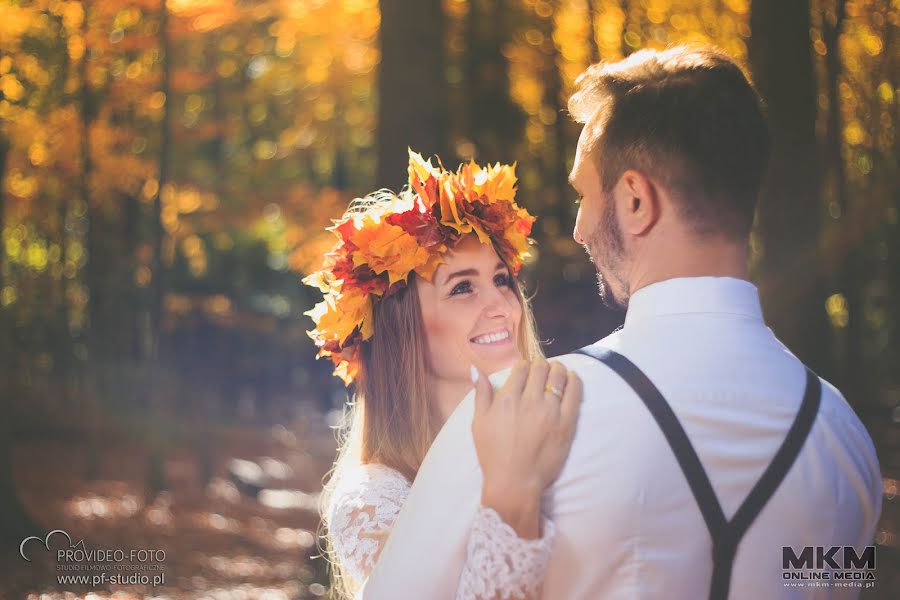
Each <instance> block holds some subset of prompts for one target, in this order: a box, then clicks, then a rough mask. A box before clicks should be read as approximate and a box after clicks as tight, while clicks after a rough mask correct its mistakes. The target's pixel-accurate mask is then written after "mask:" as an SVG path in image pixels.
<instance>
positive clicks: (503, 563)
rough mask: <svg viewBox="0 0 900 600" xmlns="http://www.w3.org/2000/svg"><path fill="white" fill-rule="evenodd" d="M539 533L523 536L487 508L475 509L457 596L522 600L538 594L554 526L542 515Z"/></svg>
mask: <svg viewBox="0 0 900 600" xmlns="http://www.w3.org/2000/svg"><path fill="white" fill-rule="evenodd" d="M542 530H543V535H542V536H541V537H540V538H538V539H523V538H520V537H519V536H518V534H517V533H516V532H515V530H514V529H513V528H512V527H510V526H509V525H508V524H507V523H506V522H504V521H503V519H501V518H500V515H498V514H497V512H496V511H495V510H493V509H491V508H486V507H484V506H480V507H479V508H478V510H477V512H476V513H475V519H474V521H473V522H472V528H471V530H470V532H469V541H468V545H467V547H466V562H465V565H464V566H463V572H462V576H461V578H460V582H459V590H458V592H457V600H494V599H497V600H501V599H502V600H513V599H514V600H524V599H530V598H536V597H538V594H539V593H540V588H541V583H542V582H543V579H544V572H545V570H546V568H547V563H548V561H549V560H550V550H551V548H552V544H553V537H554V536H555V534H556V528H555V526H554V525H553V522H552V521H550V520H549V519H546V518H543V519H542Z"/></svg>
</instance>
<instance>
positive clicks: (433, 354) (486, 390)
mask: <svg viewBox="0 0 900 600" xmlns="http://www.w3.org/2000/svg"><path fill="white" fill-rule="evenodd" d="M409 176H410V182H409V188H408V189H407V190H405V191H404V192H402V193H401V194H400V195H396V196H395V195H393V194H390V193H386V192H381V193H378V194H375V195H372V196H370V197H368V198H366V199H364V200H362V201H358V202H355V203H354V204H353V205H351V208H350V209H349V210H348V211H347V213H345V214H344V216H343V217H342V218H341V219H340V220H339V221H337V222H336V225H335V226H334V227H333V228H332V229H333V231H334V232H335V234H336V235H337V237H338V238H339V240H338V242H337V244H336V246H335V248H334V251H333V252H332V253H331V254H329V255H328V256H327V257H326V261H325V264H324V266H323V269H322V270H321V271H319V272H318V273H315V274H314V275H311V276H310V277H308V278H306V279H305V280H304V281H305V282H306V283H308V284H310V285H314V286H316V287H318V288H319V289H320V290H322V292H323V293H324V294H325V299H324V301H323V302H322V303H320V304H319V305H317V306H316V308H315V309H313V310H312V311H310V313H309V314H310V316H311V317H312V318H313V320H314V321H315V323H316V328H315V329H314V330H313V331H312V332H310V334H311V336H312V337H313V339H314V340H315V341H316V343H317V345H318V346H319V347H320V356H323V357H329V358H331V359H332V361H333V362H334V364H335V372H336V374H337V375H338V376H340V377H341V378H342V379H343V380H344V381H345V382H346V383H347V384H348V385H349V384H351V383H354V384H355V393H354V395H353V403H352V409H351V411H350V415H349V417H350V418H349V425H348V427H347V429H346V432H345V433H346V434H345V436H344V441H343V444H342V446H341V448H340V451H339V455H338V459H337V461H336V463H335V468H334V470H333V473H332V476H331V478H330V480H329V481H328V483H327V485H326V492H325V495H324V501H323V507H322V508H323V515H322V516H323V521H324V523H325V525H326V527H327V542H328V546H329V548H330V555H331V558H332V560H333V566H334V569H333V572H334V593H335V594H336V595H337V596H339V597H358V596H360V595H361V592H362V590H363V589H364V586H365V583H366V580H367V579H368V577H369V575H370V574H371V573H372V572H373V570H374V569H377V564H378V558H379V554H380V552H381V550H382V548H383V547H384V544H385V543H386V542H387V539H388V537H389V535H390V532H391V527H392V525H393V523H394V521H395V519H396V518H397V515H398V513H399V512H400V509H401V508H402V506H403V502H404V499H405V498H406V495H407V493H408V491H409V489H410V486H411V483H412V481H413V480H414V479H415V476H416V472H417V471H418V469H419V466H420V465H421V464H422V460H423V459H424V457H425V454H426V453H427V451H428V448H429V447H430V445H431V443H432V442H433V440H434V438H435V436H436V435H437V433H438V431H439V430H440V428H441V426H442V425H443V423H444V422H445V420H446V419H447V418H448V417H449V416H450V414H451V413H452V412H453V411H454V409H455V408H456V406H457V405H458V404H459V402H460V401H461V400H462V399H463V398H464V397H465V396H466V394H467V393H469V392H470V391H471V390H472V387H473V381H476V382H477V384H476V388H477V398H476V410H475V417H474V419H473V422H472V432H473V436H474V440H475V446H476V449H477V454H478V459H479V463H480V465H481V469H482V472H483V475H484V479H483V481H484V484H483V489H482V495H481V506H480V507H479V509H478V511H477V512H476V515H475V518H474V521H473V523H472V525H471V530H470V536H469V540H468V548H467V552H468V556H469V559H468V560H467V562H466V565H465V568H464V570H463V574H462V577H461V579H460V584H459V589H458V594H457V596H458V598H473V599H487V598H532V597H535V596H537V595H538V594H539V590H540V585H541V580H542V577H543V570H544V568H545V566H546V563H547V560H548V558H549V553H550V549H551V546H552V541H553V534H554V527H553V524H552V523H550V522H548V521H547V520H546V519H544V518H542V516H541V514H540V497H541V495H542V493H543V491H544V489H545V488H546V487H547V486H548V485H549V484H550V483H551V482H552V481H553V480H554V479H555V477H556V476H557V475H558V474H559V471H560V469H561V467H562V464H563V462H564V460H565V458H566V455H567V453H568V449H569V444H570V443H571V439H572V435H573V433H574V429H575V421H576V419H577V414H578V405H579V403H580V400H581V393H582V391H581V383H580V380H578V379H577V377H576V376H575V375H574V374H573V373H570V372H569V371H567V370H566V369H565V368H564V367H562V366H561V365H559V364H552V365H551V364H549V363H547V362H546V361H545V360H544V358H543V356H542V354H541V351H540V347H539V345H538V341H537V337H536V334H535V328H534V324H533V321H532V316H531V312H530V309H529V306H528V303H527V301H526V299H525V298H524V296H523V294H522V291H521V289H520V287H519V283H518V280H517V279H516V274H517V272H518V270H519V268H520V267H521V265H522V261H523V258H524V256H525V253H526V252H527V249H528V243H529V240H528V235H529V233H530V231H531V225H532V223H533V222H534V218H533V217H532V216H530V215H529V214H528V212H527V211H525V210H524V209H522V208H520V207H518V206H517V205H516V203H515V201H514V196H515V181H516V179H515V175H514V173H513V167H511V166H506V165H495V166H489V167H487V168H481V167H479V166H478V165H476V164H474V163H470V164H467V165H463V166H462V167H460V169H459V170H458V171H456V172H449V171H446V170H444V169H443V167H434V166H432V165H431V162H430V161H427V162H426V161H425V160H423V159H422V157H421V156H419V155H417V154H415V153H413V152H410V166H409ZM529 361H530V362H529ZM507 368H512V373H511V376H510V378H509V381H508V382H507V383H506V384H505V385H504V388H502V389H501V390H500V391H499V392H497V393H493V392H492V389H491V387H490V383H489V381H488V379H487V377H486V374H490V373H494V372H497V371H501V370H503V369H507ZM513 398H515V399H516V400H513ZM425 518H440V517H439V515H427V516H425ZM428 550H429V549H428V548H422V549H421V551H422V552H423V553H427V552H428ZM410 568H415V565H410Z"/></svg>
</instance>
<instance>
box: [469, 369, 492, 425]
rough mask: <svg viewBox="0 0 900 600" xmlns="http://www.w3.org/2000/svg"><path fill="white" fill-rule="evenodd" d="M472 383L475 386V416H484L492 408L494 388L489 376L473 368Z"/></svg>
mask: <svg viewBox="0 0 900 600" xmlns="http://www.w3.org/2000/svg"><path fill="white" fill-rule="evenodd" d="M472 383H474V384H475V414H477V415H483V414H484V413H486V412H487V410H488V409H489V408H490V407H491V402H492V400H493V397H494V388H493V387H491V382H490V380H489V379H488V377H487V375H485V374H484V373H481V372H479V371H478V369H476V368H475V367H474V366H473V367H472Z"/></svg>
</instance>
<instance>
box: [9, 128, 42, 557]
mask: <svg viewBox="0 0 900 600" xmlns="http://www.w3.org/2000/svg"><path fill="white" fill-rule="evenodd" d="M9 149H10V143H9V140H7V139H6V137H4V136H2V134H0V181H3V180H4V177H5V175H6V161H7V158H8V156H9ZM5 200H6V194H5V193H4V192H3V189H2V188H0V234H2V232H3V228H4V226H5V221H4V217H5V208H6V207H5ZM5 259H6V249H5V248H0V290H2V289H3V286H4V285H5V283H6V280H5V278H4V272H3V270H4V268H5V267H6V261H5ZM11 327H12V324H11V323H10V322H9V320H8V319H7V318H6V309H5V307H4V306H3V305H2V304H0V340H2V342H0V352H2V354H0V359H2V364H0V369H2V370H3V374H4V377H3V378H2V380H0V382H2V385H3V386H4V389H3V393H4V394H10V395H12V393H13V390H11V389H10V387H11V383H12V382H11V379H12V377H11V375H12V373H8V374H7V373H6V370H7V368H8V367H7V365H9V360H8V359H9V358H10V357H8V356H7V353H8V352H10V351H11V350H12V330H11ZM7 375H9V376H7ZM10 409H11V407H10V406H9V405H8V404H4V405H3V406H2V407H0V410H2V411H3V413H4V414H3V415H2V416H0V543H3V545H4V546H6V547H11V544H13V543H15V544H18V543H19V542H21V541H22V539H24V538H25V537H27V536H29V535H37V534H38V533H40V532H39V531H38V529H37V526H36V525H35V524H34V522H33V521H32V520H31V518H30V517H29V516H28V512H27V511H26V510H25V507H24V506H22V503H21V501H20V500H19V497H18V495H17V494H16V485H15V481H14V479H13V472H12V449H13V448H12V446H13V444H12V428H13V423H12V422H11V421H12V415H10V413H9V411H10Z"/></svg>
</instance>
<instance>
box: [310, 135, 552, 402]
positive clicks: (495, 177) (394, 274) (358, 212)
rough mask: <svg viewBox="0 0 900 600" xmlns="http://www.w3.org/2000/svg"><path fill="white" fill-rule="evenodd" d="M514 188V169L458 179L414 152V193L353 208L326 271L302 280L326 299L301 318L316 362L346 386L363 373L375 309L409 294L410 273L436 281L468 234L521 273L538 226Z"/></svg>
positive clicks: (337, 229)
mask: <svg viewBox="0 0 900 600" xmlns="http://www.w3.org/2000/svg"><path fill="white" fill-rule="evenodd" d="M515 185H516V175H515V165H514V164H513V165H501V164H499V163H498V164H496V165H488V166H487V167H480V166H478V165H477V164H475V162H469V163H468V164H464V165H462V166H460V167H459V169H458V170H457V171H456V172H455V173H454V172H451V171H447V170H445V169H444V168H443V165H442V164H441V163H440V159H438V168H435V167H434V166H432V164H431V160H430V159H429V160H428V161H425V160H424V159H423V158H422V156H421V155H419V154H417V153H415V152H413V151H412V150H409V187H408V188H407V189H404V190H403V191H402V192H400V194H399V195H395V194H393V193H391V192H390V191H387V190H381V191H379V192H375V193H373V194H370V195H369V196H367V197H365V198H358V199H356V200H354V201H353V202H352V203H351V205H350V208H348V209H347V211H346V212H345V213H344V215H343V216H342V217H341V218H340V219H339V220H337V221H334V226H333V227H329V231H333V232H334V233H335V235H336V236H337V237H338V242H337V244H336V245H335V246H334V249H333V250H332V251H331V252H330V253H328V254H326V255H325V262H324V264H323V265H322V269H321V270H319V271H317V272H316V273H313V274H312V275H309V276H308V277H306V278H304V279H303V283H305V284H307V285H311V286H314V287H317V288H319V289H320V290H321V291H322V292H323V293H324V294H325V299H324V300H323V301H322V302H320V303H319V304H317V305H316V306H315V308H313V309H312V310H310V311H308V312H306V313H304V314H306V315H309V316H310V317H312V319H313V321H315V324H316V328H315V329H313V330H312V331H309V332H308V334H309V336H310V337H311V338H312V339H313V340H315V343H316V345H317V346H318V347H319V354H318V356H317V358H321V357H323V356H327V357H329V358H331V360H332V362H334V364H335V369H334V374H335V375H336V376H338V377H340V378H341V379H343V380H344V383H346V384H347V385H349V384H350V383H351V382H352V381H353V380H354V379H355V378H356V375H357V374H358V371H359V351H360V342H362V341H364V340H368V339H369V338H371V337H372V334H373V333H374V325H373V322H372V321H373V317H372V308H373V306H374V303H375V302H378V301H379V300H381V299H383V298H386V297H388V296H390V295H391V294H393V293H395V292H396V291H397V290H399V289H401V288H403V287H405V286H406V281H407V278H408V277H409V274H410V273H412V272H416V273H417V274H418V275H419V276H421V277H424V278H425V279H426V280H428V281H431V279H432V276H433V275H434V272H435V269H437V267H438V265H440V264H441V263H442V262H443V255H444V253H445V252H447V250H448V249H450V248H452V247H453V246H454V244H455V243H456V242H457V241H458V240H459V239H460V238H461V237H462V236H464V235H466V234H470V233H473V232H474V233H475V234H476V235H477V236H478V239H479V240H480V241H481V243H483V244H491V243H493V244H494V246H495V247H496V248H497V250H498V252H499V253H500V255H501V257H502V258H503V260H504V261H506V263H507V264H508V265H509V266H510V268H511V269H512V270H513V273H518V272H519V269H520V268H521V266H522V261H523V259H524V257H525V255H526V253H527V251H528V246H529V243H530V240H529V238H528V236H529V235H530V233H531V226H532V224H533V223H534V220H535V219H534V217H532V216H531V215H530V214H528V211H527V210H525V209H524V208H520V207H519V206H518V205H517V204H516V203H515V200H514V198H515V195H516V190H515Z"/></svg>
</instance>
